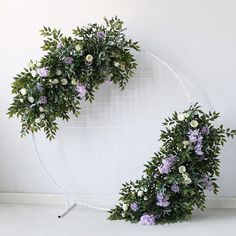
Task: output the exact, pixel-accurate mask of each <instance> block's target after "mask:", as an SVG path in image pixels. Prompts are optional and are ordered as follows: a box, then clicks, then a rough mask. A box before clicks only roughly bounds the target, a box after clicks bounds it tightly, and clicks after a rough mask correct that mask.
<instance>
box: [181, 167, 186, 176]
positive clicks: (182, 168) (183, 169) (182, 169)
mask: <svg viewBox="0 0 236 236" xmlns="http://www.w3.org/2000/svg"><path fill="white" fill-rule="evenodd" d="M185 171H186V167H185V166H180V167H179V173H181V174H183V173H184V172H185Z"/></svg>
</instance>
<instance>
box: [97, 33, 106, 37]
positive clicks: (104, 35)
mask: <svg viewBox="0 0 236 236" xmlns="http://www.w3.org/2000/svg"><path fill="white" fill-rule="evenodd" d="M97 37H98V38H100V39H104V38H105V37H106V34H105V32H103V31H98V32H97Z"/></svg>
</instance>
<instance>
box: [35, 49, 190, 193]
mask: <svg viewBox="0 0 236 236" xmlns="http://www.w3.org/2000/svg"><path fill="white" fill-rule="evenodd" d="M136 58H137V61H138V69H137V70H136V72H135V75H134V76H133V78H132V79H130V81H129V83H128V85H127V87H126V89H125V90H124V91H122V92H121V91H120V89H119V88H118V87H117V86H115V85H109V84H104V85H102V86H101V88H100V89H99V90H98V91H97V92H96V94H95V101H94V102H93V103H92V104H90V103H89V102H83V103H82V109H81V115H80V117H79V118H75V117H74V116H71V119H70V121H69V122H64V121H61V120H59V121H58V122H59V132H58V133H57V136H56V139H55V140H54V141H52V142H49V141H47V140H46V139H45V137H44V134H42V133H39V134H37V135H36V136H35V139H36V144H37V147H38V150H39V154H40V158H41V159H42V161H43V164H44V165H45V167H46V168H47V170H48V172H49V173H50V175H51V176H52V177H53V178H54V179H55V181H56V182H57V183H58V184H59V185H60V186H62V187H63V188H64V189H65V190H66V191H67V192H68V193H69V194H81V195H95V196H99V195H114V194H118V192H119V189H120V187H121V184H122V182H124V181H128V180H130V179H133V180H134V179H136V178H139V177H140V176H141V175H142V170H143V164H144V163H145V162H146V161H148V160H149V159H150V157H151V156H152V155H153V152H154V151H157V150H158V148H159V145H160V144H159V143H158V138H159V134H160V130H161V128H162V122H163V119H164V118H165V117H166V116H169V115H170V114H172V112H173V111H174V110H182V109H184V108H186V106H188V104H189V102H188V99H187V97H186V94H185V91H184V90H183V88H182V87H181V85H180V83H179V81H178V80H177V79H176V77H175V76H174V74H173V73H172V72H171V71H170V70H169V69H168V68H167V67H166V66H165V65H164V64H162V63H161V62H160V61H159V60H157V59H155V57H153V56H152V55H150V54H148V53H139V54H138V55H137V57H136Z"/></svg>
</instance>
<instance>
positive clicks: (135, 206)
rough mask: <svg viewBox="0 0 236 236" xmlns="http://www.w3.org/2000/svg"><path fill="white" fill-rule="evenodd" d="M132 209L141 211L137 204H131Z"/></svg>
mask: <svg viewBox="0 0 236 236" xmlns="http://www.w3.org/2000/svg"><path fill="white" fill-rule="evenodd" d="M130 207H131V209H132V210H133V211H137V210H138V209H139V206H138V205H137V203H131V205H130Z"/></svg>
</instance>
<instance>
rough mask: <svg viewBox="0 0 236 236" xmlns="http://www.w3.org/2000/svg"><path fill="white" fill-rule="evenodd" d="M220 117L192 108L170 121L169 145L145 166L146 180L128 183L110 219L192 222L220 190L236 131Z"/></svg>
mask: <svg viewBox="0 0 236 236" xmlns="http://www.w3.org/2000/svg"><path fill="white" fill-rule="evenodd" d="M218 117H219V113H216V112H213V113H212V112H209V113H204V112H203V111H202V110H201V109H200V107H199V106H198V105H197V104H195V105H191V106H190V108H189V109H188V110H185V111H184V112H182V113H176V112H174V114H173V115H172V117H171V118H167V119H165V122H164V123H163V125H164V126H165V129H164V130H162V131H161V134H160V140H161V141H162V142H163V145H162V147H161V148H160V151H159V152H158V153H155V154H154V156H153V157H152V159H151V161H149V162H148V163H147V164H146V165H145V167H146V168H145V170H144V174H143V176H142V178H141V179H140V180H136V181H134V182H133V181H130V182H128V183H125V184H123V188H122V189H121V192H120V195H121V196H120V200H119V204H118V205H116V206H115V208H114V209H112V210H110V211H109V213H110V216H109V219H110V220H121V219H124V220H127V221H131V222H139V223H140V224H142V225H153V224H163V223H174V222H178V221H184V220H187V219H189V217H190V216H191V213H192V211H193V209H194V207H195V206H196V207H198V208H199V209H201V210H203V209H204V208H205V198H206V196H205V193H204V191H205V190H210V191H213V192H214V193H215V194H216V193H217V192H218V185H217V183H216V177H218V176H219V164H220V160H219V157H218V156H219V154H220V150H221V148H220V147H221V146H223V145H224V143H225V142H226V137H232V138H233V137H234V135H236V130H230V129H224V127H223V125H221V126H220V127H214V126H213V124H212V122H213V121H214V120H215V119H217V118H218Z"/></svg>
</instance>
